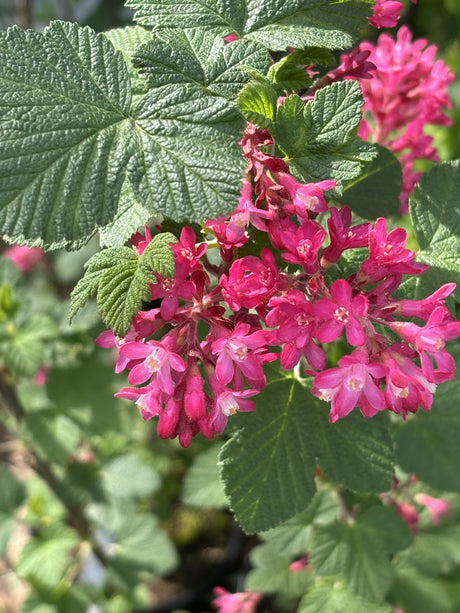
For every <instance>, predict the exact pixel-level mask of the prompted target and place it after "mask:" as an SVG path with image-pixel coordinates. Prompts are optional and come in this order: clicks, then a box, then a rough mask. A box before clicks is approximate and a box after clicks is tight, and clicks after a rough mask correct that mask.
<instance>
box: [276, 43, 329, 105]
mask: <svg viewBox="0 0 460 613" xmlns="http://www.w3.org/2000/svg"><path fill="white" fill-rule="evenodd" d="M313 64H319V65H321V66H331V65H333V64H335V59H334V56H333V55H332V53H331V52H330V51H327V50H326V49H322V48H321V47H308V48H306V49H297V50H296V51H294V52H293V53H290V54H289V55H286V56H285V57H283V58H282V59H281V60H279V61H278V62H276V63H275V64H273V65H272V66H270V69H269V71H268V73H267V77H268V79H269V80H270V81H271V83H273V84H274V86H275V88H276V91H277V92H278V94H292V93H296V92H300V91H301V90H303V89H307V88H308V87H309V85H310V84H311V82H312V79H311V77H310V76H309V74H308V72H307V71H306V70H305V67H306V66H309V65H313Z"/></svg>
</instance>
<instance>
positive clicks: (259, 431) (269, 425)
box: [220, 367, 394, 532]
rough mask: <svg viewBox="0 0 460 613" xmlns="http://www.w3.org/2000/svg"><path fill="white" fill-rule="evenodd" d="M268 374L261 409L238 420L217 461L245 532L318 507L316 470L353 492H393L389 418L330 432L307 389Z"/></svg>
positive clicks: (343, 423)
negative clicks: (315, 502) (315, 500)
mask: <svg viewBox="0 0 460 613" xmlns="http://www.w3.org/2000/svg"><path fill="white" fill-rule="evenodd" d="M268 373H269V380H268V383H267V386H266V388H265V390H264V391H263V392H262V393H261V394H260V396H259V397H258V398H257V405H258V407H259V409H258V410H257V411H256V412H255V413H249V414H246V415H240V416H239V419H238V421H239V428H238V430H237V432H236V433H235V434H234V436H233V437H232V438H231V439H230V441H228V442H227V443H226V444H225V445H224V446H223V448H222V452H221V455H220V462H221V464H222V472H221V476H222V479H223V481H224V483H225V492H226V495H227V497H228V499H229V503H230V507H231V509H232V510H233V511H234V513H235V516H236V518H237V519H238V521H239V522H240V524H241V525H242V527H243V528H244V530H245V531H247V532H256V531H257V532H260V531H265V530H268V529H269V528H273V527H275V526H277V525H278V524H280V523H281V522H283V521H285V520H287V519H288V518H289V517H292V516H294V515H295V514H296V513H299V512H300V511H302V510H303V509H304V508H305V507H306V506H307V505H308V504H309V503H310V502H311V500H312V499H313V496H314V493H315V485H314V481H313V477H314V474H315V471H316V467H317V464H318V463H319V464H320V466H321V468H322V469H323V470H324V471H325V472H326V473H327V474H328V476H329V477H330V478H331V479H333V480H334V481H336V482H338V483H341V484H343V485H345V486H346V487H349V488H351V489H355V490H358V491H365V492H381V491H385V490H387V489H390V487H391V483H392V477H393V463H394V457H393V451H392V441H391V438H390V436H389V432H388V421H387V420H386V419H385V416H381V417H382V419H378V418H374V419H372V420H366V419H363V418H362V416H361V415H360V414H359V413H358V412H355V413H353V414H352V415H349V416H348V417H347V419H344V420H340V421H339V422H338V423H336V424H334V425H333V426H332V425H331V424H330V423H329V421H328V414H327V407H326V405H323V403H321V402H320V401H319V400H317V399H315V398H314V397H312V396H311V395H310V390H309V388H308V386H306V385H304V384H302V383H301V382H300V381H299V380H298V379H297V378H296V377H295V376H293V375H292V374H290V373H286V372H284V371H281V370H277V369H276V368H275V367H272V368H270V369H268ZM369 458H372V459H371V461H369Z"/></svg>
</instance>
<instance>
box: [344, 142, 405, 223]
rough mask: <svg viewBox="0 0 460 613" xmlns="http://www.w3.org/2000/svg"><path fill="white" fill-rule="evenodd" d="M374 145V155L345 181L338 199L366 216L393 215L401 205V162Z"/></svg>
mask: <svg viewBox="0 0 460 613" xmlns="http://www.w3.org/2000/svg"><path fill="white" fill-rule="evenodd" d="M375 147H377V150H378V155H377V157H376V158H375V159H374V160H372V161H371V162H368V163H367V164H366V165H365V166H364V170H363V173H362V174H361V175H359V177H358V178H356V179H354V180H353V181H351V182H349V183H347V185H346V186H345V187H344V190H343V195H342V196H341V198H340V201H341V203H342V204H345V205H346V206H349V207H350V208H351V210H352V211H354V212H355V213H357V214H358V215H360V216H361V217H364V218H365V219H377V217H388V216H390V215H395V214H396V213H397V212H398V210H399V208H400V206H401V202H400V200H399V195H400V193H401V187H402V168H401V164H400V163H399V160H398V158H397V157H396V156H395V155H394V154H393V153H391V151H389V150H388V149H386V148H385V147H382V146H381V145H378V144H376V145H375Z"/></svg>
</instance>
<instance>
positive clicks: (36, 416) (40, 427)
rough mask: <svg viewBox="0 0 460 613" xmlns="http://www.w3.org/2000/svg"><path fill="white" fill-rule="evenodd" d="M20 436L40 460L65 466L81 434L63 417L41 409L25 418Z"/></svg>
mask: <svg viewBox="0 0 460 613" xmlns="http://www.w3.org/2000/svg"><path fill="white" fill-rule="evenodd" d="M21 435H22V437H23V438H24V440H25V441H26V442H27V443H28V444H29V445H30V446H31V447H32V448H33V449H35V451H36V452H37V453H38V454H39V455H40V456H41V457H42V458H44V459H46V460H48V461H50V462H55V463H56V464H60V465H61V466H65V465H67V464H68V462H69V459H70V457H71V455H72V453H74V451H75V450H76V448H77V447H78V443H79V441H80V439H81V437H82V432H81V430H80V428H79V427H78V426H77V425H76V424H75V423H74V422H73V421H71V420H70V419H69V418H68V417H66V416H65V415H60V414H59V413H57V412H56V411H53V410H52V409H43V410H39V411H31V412H30V413H28V414H27V415H26V416H25V418H24V420H23V422H22V424H21Z"/></svg>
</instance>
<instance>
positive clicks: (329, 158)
mask: <svg viewBox="0 0 460 613" xmlns="http://www.w3.org/2000/svg"><path fill="white" fill-rule="evenodd" d="M362 104H363V99H362V94H361V89H360V86H359V84H358V83H356V82H355V81H342V82H340V83H333V84H332V85H330V86H328V87H324V88H322V89H320V90H318V91H317V92H316V94H315V97H314V99H313V100H312V101H310V102H308V103H306V104H305V103H303V102H302V100H301V99H300V97H299V96H296V95H292V96H289V97H288V98H286V99H285V100H284V102H283V104H282V106H280V107H279V108H278V112H277V115H276V121H275V125H274V136H275V141H276V145H277V147H279V149H280V150H281V151H282V152H283V153H284V154H285V161H286V162H287V163H288V164H289V167H290V169H291V172H293V173H294V174H296V175H297V176H299V177H300V178H301V179H302V180H303V181H306V182H315V181H321V180H325V179H333V180H335V181H337V182H338V183H339V185H340V184H341V183H342V182H343V181H349V180H351V179H354V178H356V177H358V176H359V175H360V173H361V172H362V169H363V165H364V162H369V161H370V160H372V159H374V157H375V156H376V155H377V150H376V148H375V147H374V146H373V145H371V144H369V143H365V142H364V141H362V140H361V139H360V138H359V136H358V135H357V130H358V126H359V122H360V121H361V106H362Z"/></svg>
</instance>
